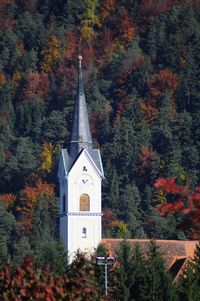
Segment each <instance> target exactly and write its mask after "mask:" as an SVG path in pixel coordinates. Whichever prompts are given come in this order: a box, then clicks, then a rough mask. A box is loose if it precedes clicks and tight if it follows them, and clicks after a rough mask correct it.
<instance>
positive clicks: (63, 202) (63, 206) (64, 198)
mask: <svg viewBox="0 0 200 301" xmlns="http://www.w3.org/2000/svg"><path fill="white" fill-rule="evenodd" d="M62 208H63V212H65V211H66V196H65V194H64V195H63V199H62Z"/></svg>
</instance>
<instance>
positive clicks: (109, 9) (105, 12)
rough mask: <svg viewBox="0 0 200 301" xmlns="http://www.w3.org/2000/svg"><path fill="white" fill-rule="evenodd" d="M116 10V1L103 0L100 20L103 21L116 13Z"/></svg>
mask: <svg viewBox="0 0 200 301" xmlns="http://www.w3.org/2000/svg"><path fill="white" fill-rule="evenodd" d="M115 9H116V0H103V1H102V3H101V12H100V18H101V19H102V21H103V20H104V19H106V18H108V17H109V16H110V15H111V14H113V13H114V11H115Z"/></svg>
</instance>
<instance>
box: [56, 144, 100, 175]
mask: <svg viewBox="0 0 200 301" xmlns="http://www.w3.org/2000/svg"><path fill="white" fill-rule="evenodd" d="M83 152H85V153H86V154H87V156H88V159H89V161H90V162H91V164H92V165H93V166H94V168H95V169H96V171H97V173H98V174H99V176H100V177H101V178H104V172H103V166H102V162H101V156H100V152H99V150H96V149H95V150H90V152H88V151H87V150H86V149H82V151H80V153H79V154H78V155H77V156H76V158H75V159H73V158H71V157H70V156H69V154H68V151H67V150H66V149H62V152H61V156H60V162H59V170H58V177H62V176H63V174H62V170H63V169H64V173H65V176H68V174H69V172H70V170H71V169H72V168H73V166H74V165H75V164H76V162H77V160H78V158H79V157H80V156H81V154H82V153H83Z"/></svg>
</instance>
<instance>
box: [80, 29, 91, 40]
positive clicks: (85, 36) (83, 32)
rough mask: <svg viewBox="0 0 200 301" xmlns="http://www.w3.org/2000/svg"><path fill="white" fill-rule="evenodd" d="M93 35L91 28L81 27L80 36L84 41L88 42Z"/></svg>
mask: <svg viewBox="0 0 200 301" xmlns="http://www.w3.org/2000/svg"><path fill="white" fill-rule="evenodd" d="M93 33H94V31H93V29H92V28H91V27H88V26H83V27H82V28H81V36H82V37H83V39H85V40H89V39H90V38H91V37H92V35H93Z"/></svg>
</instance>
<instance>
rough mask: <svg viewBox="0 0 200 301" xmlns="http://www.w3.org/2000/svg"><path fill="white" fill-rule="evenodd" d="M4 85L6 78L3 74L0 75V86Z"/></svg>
mask: <svg viewBox="0 0 200 301" xmlns="http://www.w3.org/2000/svg"><path fill="white" fill-rule="evenodd" d="M5 83H6V77H5V75H4V74H3V73H0V86H3V85H4V84H5Z"/></svg>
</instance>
